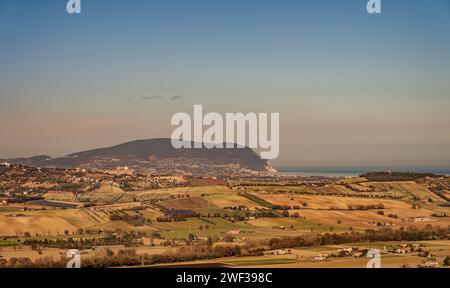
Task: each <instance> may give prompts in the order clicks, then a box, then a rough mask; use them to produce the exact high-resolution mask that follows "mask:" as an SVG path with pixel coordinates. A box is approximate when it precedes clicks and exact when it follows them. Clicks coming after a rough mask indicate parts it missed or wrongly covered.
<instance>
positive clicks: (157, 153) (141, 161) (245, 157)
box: [0, 139, 276, 175]
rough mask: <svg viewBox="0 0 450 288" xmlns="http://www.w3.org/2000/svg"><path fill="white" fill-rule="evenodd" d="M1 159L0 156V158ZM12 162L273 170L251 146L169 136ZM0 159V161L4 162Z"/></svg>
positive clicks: (105, 167)
mask: <svg viewBox="0 0 450 288" xmlns="http://www.w3.org/2000/svg"><path fill="white" fill-rule="evenodd" d="M0 161H2V160H0ZM3 161H7V162H9V163H13V164H22V165H27V166H34V167H49V168H50V167H51V168H65V169H67V168H86V169H102V170H114V169H117V167H128V168H129V169H132V170H134V171H137V172H150V173H156V174H174V173H193V174H226V175H230V174H231V175H235V174H242V173H255V172H276V171H275V170H274V169H273V168H272V167H271V166H270V163H269V162H268V161H267V160H262V159H260V158H259V156H258V154H256V153H255V152H254V151H253V150H252V149H250V148H242V149H217V148H213V149H207V148H200V149H184V148H182V149H175V148H173V147H172V143H171V140H170V139H148V140H137V141H132V142H127V143H123V144H120V145H117V146H113V147H108V148H100V149H94V150H89V151H84V152H78V153H74V154H70V155H67V156H65V157H60V158H52V157H50V156H35V157H31V158H17V159H9V160H3ZM3 161H2V162H3Z"/></svg>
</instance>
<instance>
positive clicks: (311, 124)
mask: <svg viewBox="0 0 450 288" xmlns="http://www.w3.org/2000/svg"><path fill="white" fill-rule="evenodd" d="M366 3H367V1H365V0H345V1H335V0H323V1H317V0H304V1H301V0H281V1H275V0H226V1H225V0H190V1H186V0H151V1H144V0H141V1H138V0H127V1H125V0H108V1H105V0H82V9H83V11H82V14H81V15H68V14H67V13H66V11H65V5H66V1H65V0H40V1H31V0H28V1H27V0H0V133H1V135H4V136H5V139H6V140H4V141H2V143H0V157H15V156H29V155H34V154H43V153H44V154H50V155H54V156H58V155H64V154H66V153H70V152H74V151H79V150H83V149H89V148H93V147H97V146H108V145H112V144H116V143H120V142H123V141H128V140H133V139H136V138H153V137H169V136H170V133H171V130H172V128H171V127H170V125H169V124H170V117H171V116H172V114H173V113H175V112H180V111H186V112H190V111H191V110H192V105H193V104H203V105H204V107H205V109H206V110H210V111H217V112H239V111H242V112H246V111H249V112H250V111H252V112H280V114H281V115H280V116H281V128H282V135H281V151H280V159H278V160H277V161H275V162H276V163H277V164H278V165H280V166H303V167H341V166H342V167H349V166H353V167H355V166H365V167H369V166H380V165H386V166H394V165H397V166H426V167H437V166H439V167H444V166H446V165H447V166H448V164H449V163H450V151H449V150H450V149H449V148H448V147H450V146H449V144H450V133H449V132H450V128H449V127H450V125H448V124H449V123H450V122H449V121H450V116H449V113H448V112H447V110H448V107H450V84H449V82H450V81H449V78H450V52H449V51H450V1H446V0H433V1H425V0H382V9H383V13H382V14H381V15H376V16H375V15H369V14H367V12H366V10H365V5H366ZM176 95H178V96H181V97H180V98H179V99H178V100H176V101H174V100H171V99H172V97H174V96H176ZM154 96H158V97H154ZM143 99H147V100H143ZM2 138H3V137H2Z"/></svg>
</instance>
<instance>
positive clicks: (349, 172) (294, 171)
mask: <svg viewBox="0 0 450 288" xmlns="http://www.w3.org/2000/svg"><path fill="white" fill-rule="evenodd" d="M374 171H375V172H376V171H400V172H415V173H434V174H437V175H445V176H450V169H435V168H434V169H432V168H420V167H415V168H408V169H406V168H396V169H380V168H371V169H367V170H357V169H355V170H353V169H345V170H325V169H324V170H319V169H318V170H310V169H298V168H279V169H278V175H283V176H286V175H287V176H289V175H292V176H305V177H308V176H322V177H358V176H359V175H361V174H364V173H367V172H374Z"/></svg>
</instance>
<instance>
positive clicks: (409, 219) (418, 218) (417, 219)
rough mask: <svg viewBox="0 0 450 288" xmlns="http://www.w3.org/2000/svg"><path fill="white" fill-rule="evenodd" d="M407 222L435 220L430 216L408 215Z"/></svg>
mask: <svg viewBox="0 0 450 288" xmlns="http://www.w3.org/2000/svg"><path fill="white" fill-rule="evenodd" d="M405 221H406V222H430V221H433V220H432V219H431V218H430V217H406V218H405Z"/></svg>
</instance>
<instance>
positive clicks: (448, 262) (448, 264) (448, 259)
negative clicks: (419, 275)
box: [443, 256, 450, 267]
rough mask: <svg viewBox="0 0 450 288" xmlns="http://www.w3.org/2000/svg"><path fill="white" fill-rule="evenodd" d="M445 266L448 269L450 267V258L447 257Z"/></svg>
mask: <svg viewBox="0 0 450 288" xmlns="http://www.w3.org/2000/svg"><path fill="white" fill-rule="evenodd" d="M443 265H444V266H446V267H448V266H450V256H447V257H445V259H444V263H443Z"/></svg>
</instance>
